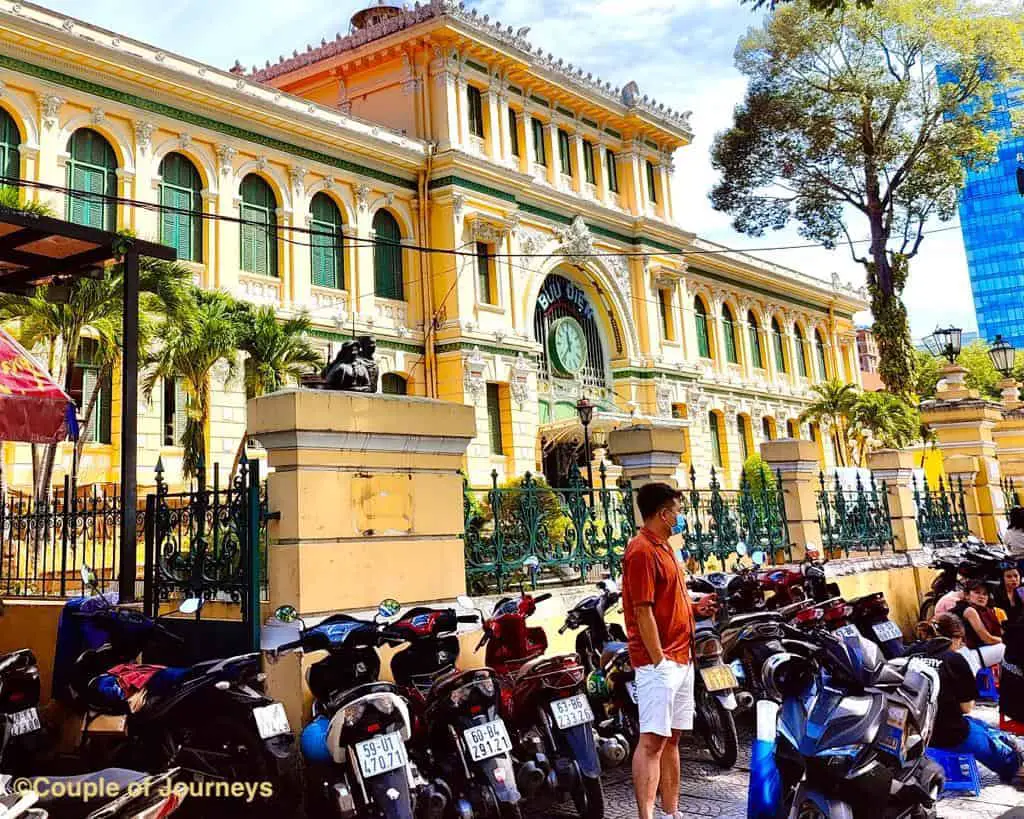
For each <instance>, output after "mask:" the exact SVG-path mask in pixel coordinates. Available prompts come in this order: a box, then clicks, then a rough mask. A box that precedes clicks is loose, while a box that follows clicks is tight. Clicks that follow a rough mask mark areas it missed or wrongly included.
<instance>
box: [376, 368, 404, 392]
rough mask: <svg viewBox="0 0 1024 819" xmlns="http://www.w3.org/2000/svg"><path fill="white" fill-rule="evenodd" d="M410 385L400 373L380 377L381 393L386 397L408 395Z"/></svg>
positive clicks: (385, 374)
mask: <svg viewBox="0 0 1024 819" xmlns="http://www.w3.org/2000/svg"><path fill="white" fill-rule="evenodd" d="M408 390H409V383H408V382H407V381H406V380H405V378H403V377H402V376H400V375H399V374H398V373H384V375H382V376H381V377H380V391H381V392H382V393H384V394H385V395H406V394H407V393H408Z"/></svg>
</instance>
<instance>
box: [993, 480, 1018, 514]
mask: <svg viewBox="0 0 1024 819" xmlns="http://www.w3.org/2000/svg"><path fill="white" fill-rule="evenodd" d="M999 487H1000V488H1001V489H1002V490H1003V503H1004V504H1005V506H1006V511H1007V512H1009V510H1011V509H1013V508H1014V507H1015V506H1022V505H1024V504H1022V503H1021V497H1022V495H1021V490H1019V489H1018V488H1017V485H1016V483H1015V482H1014V480H1013V478H1011V477H1003V478H1000V480H999Z"/></svg>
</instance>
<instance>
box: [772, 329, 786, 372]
mask: <svg viewBox="0 0 1024 819" xmlns="http://www.w3.org/2000/svg"><path fill="white" fill-rule="evenodd" d="M772 350H773V351H774V353H775V369H776V370H777V371H778V372H780V373H784V372H786V354H785V353H784V352H783V348H782V328H781V327H779V320H778V319H777V318H773V319H772Z"/></svg>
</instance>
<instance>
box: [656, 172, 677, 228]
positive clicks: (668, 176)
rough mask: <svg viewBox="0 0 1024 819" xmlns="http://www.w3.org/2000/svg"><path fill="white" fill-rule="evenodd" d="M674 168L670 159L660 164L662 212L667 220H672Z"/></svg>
mask: <svg viewBox="0 0 1024 819" xmlns="http://www.w3.org/2000/svg"><path fill="white" fill-rule="evenodd" d="M673 170H674V168H673V166H672V163H671V162H670V161H665V162H662V163H660V164H659V165H658V174H659V177H660V180H661V212H662V217H663V218H664V219H665V221H666V222H671V221H672V219H673V214H672V172H673Z"/></svg>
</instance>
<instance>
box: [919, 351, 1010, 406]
mask: <svg viewBox="0 0 1024 819" xmlns="http://www.w3.org/2000/svg"><path fill="white" fill-rule="evenodd" d="M956 363H957V364H959V365H960V366H961V367H963V368H964V369H965V370H967V375H966V376H965V377H964V383H965V384H966V385H967V387H969V388H970V389H972V390H977V391H978V392H979V393H980V394H981V396H982V397H983V398H995V399H998V398H999V397H1000V396H1001V390H1000V389H999V382H1000V381H1002V380H1003V376H1002V374H1001V373H1000V372H999V371H998V370H997V369H996V367H995V365H994V364H993V363H992V359H991V358H989V355H988V344H987V343H986V342H984V341H982V340H981V339H977V340H975V341H972V342H971V343H970V344H965V345H964V347H963V349H962V350H960V355H958V356H957V359H956ZM944 364H945V361H944V360H942V359H938V358H935V357H934V356H932V355H931V354H930V353H926V352H924V351H923V350H918V351H917V374H916V377H915V385H916V386H915V392H916V393H917V394H918V395H919V396H920V397H921V398H933V397H934V396H935V390H936V387H937V386H938V381H939V379H940V378H941V377H942V366H943V365H944ZM1011 375H1012V376H1013V377H1014V378H1016V379H1017V380H1018V381H1020V380H1021V379H1022V377H1024V350H1018V351H1017V354H1016V356H1015V357H1014V367H1013V372H1012V373H1011Z"/></svg>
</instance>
